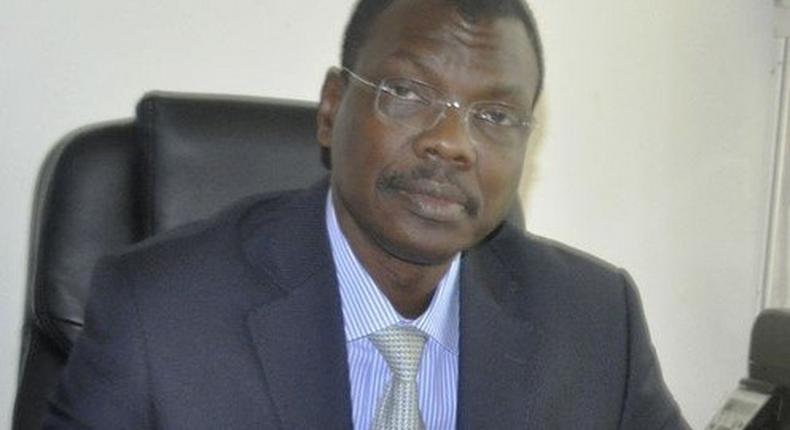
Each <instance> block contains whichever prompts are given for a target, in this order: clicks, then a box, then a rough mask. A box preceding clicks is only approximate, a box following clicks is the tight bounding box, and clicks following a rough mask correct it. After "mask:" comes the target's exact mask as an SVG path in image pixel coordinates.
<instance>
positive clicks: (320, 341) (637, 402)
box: [45, 184, 687, 430]
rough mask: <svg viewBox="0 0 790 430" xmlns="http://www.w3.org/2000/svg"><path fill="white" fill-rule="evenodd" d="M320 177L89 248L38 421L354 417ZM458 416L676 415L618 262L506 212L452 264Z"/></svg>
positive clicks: (497, 422) (510, 425) (668, 424)
mask: <svg viewBox="0 0 790 430" xmlns="http://www.w3.org/2000/svg"><path fill="white" fill-rule="evenodd" d="M325 187H326V185H325V184H322V185H320V186H316V187H313V188H312V189H311V190H308V191H306V192H297V193H284V194H278V195H273V196H272V195H270V196H268V197H264V198H263V199H261V200H258V201H255V202H252V203H247V204H244V205H242V206H240V207H237V208H235V209H233V210H231V211H230V212H227V213H225V214H224V215H222V216H220V217H217V218H216V219H214V220H212V221H209V222H205V223H201V224H197V225H193V226H190V227H188V228H186V229H184V230H181V231H179V232H176V233H173V234H169V235H167V236H166V237H163V238H159V239H155V240H154V241H150V242H148V243H145V244H142V245H140V246H137V247H135V248H134V249H132V250H130V251H128V252H125V253H123V254H120V255H117V256H114V257H109V258H106V259H104V260H103V262H102V263H100V264H99V267H98V268H97V271H96V275H95V279H94V285H93V293H92V297H91V301H90V304H89V305H88V310H87V315H86V322H85V328H84V333H83V335H82V337H81V338H80V340H79V341H78V342H77V344H76V346H75V348H74V350H73V353H72V355H71V358H70V361H69V364H68V366H67V368H66V370H65V373H64V375H63V379H62V382H61V385H60V387H59V389H58V392H57V394H56V396H55V398H54V400H53V402H52V406H51V412H50V416H49V417H48V419H47V424H45V428H58V429H61V428H69V429H71V428H95V429H134V430H139V429H149V428H158V429H189V430H196V429H350V428H351V400H350V394H349V381H348V366H347V357H346V349H345V338H344V334H343V333H344V332H343V320H342V313H341V310H340V298H339V294H338V288H337V280H336V276H335V269H334V264H333V261H332V256H331V251H330V249H329V242H328V240H329V239H328V236H327V233H326V227H325V223H324V206H325V205H324V201H325V198H326V197H325V195H326V194H325V193H326V188H325ZM460 333H461V339H460V361H459V393H458V428H461V429H638V430H648V429H682V428H687V425H686V424H685V422H684V421H683V418H682V417H681V416H680V413H679V411H678V408H677V406H676V404H675V403H674V401H673V400H672V397H671V395H670V394H669V392H668V391H667V389H666V387H665V385H664V383H663V381H662V377H661V373H660V370H659V366H658V363H657V362H656V356H655V353H654V351H653V348H652V346H651V343H650V339H649V336H648V332H647V328H646V326H645V320H644V317H643V314H642V309H641V306H640V303H639V299H638V297H637V294H636V292H635V290H634V288H633V287H632V285H631V283H630V282H629V279H628V277H627V276H626V274H625V273H624V272H622V271H621V270H618V269H616V268H613V267H611V266H608V265H605V264H603V263H601V262H598V261H595V260H594V259H592V258H590V257H587V256H583V255H582V254H580V253H578V252H576V251H571V250H568V249H566V248H564V247H562V246H559V245H556V244H551V243H548V242H547V241H545V240H541V239H537V238H534V237H531V236H529V235H525V234H524V233H523V232H521V231H519V230H517V229H515V228H513V227H510V226H508V225H505V226H504V227H502V228H501V229H500V231H498V232H497V233H496V234H495V235H492V237H491V238H490V240H488V241H487V242H486V243H484V244H482V245H480V246H479V247H477V248H476V249H473V250H470V251H468V252H466V253H465V254H464V256H463V260H462V272H461V331H460Z"/></svg>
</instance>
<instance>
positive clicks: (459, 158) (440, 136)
mask: <svg viewBox="0 0 790 430" xmlns="http://www.w3.org/2000/svg"><path fill="white" fill-rule="evenodd" d="M463 115H464V113H463V111H462V110H459V109H455V108H449V109H447V111H445V113H444V114H443V115H442V117H441V118H440V119H439V122H438V123H437V124H436V125H435V126H434V127H432V128H430V129H428V130H425V131H423V132H422V133H420V134H419V135H418V136H417V137H416V139H415V141H414V151H415V152H416V153H417V156H418V157H420V158H426V159H434V160H437V161H444V162H447V163H450V164H452V165H453V166H455V167H457V168H459V169H462V170H467V169H470V168H471V167H472V166H474V164H475V163H476V162H477V147H476V146H475V145H474V143H473V142H472V140H471V136H469V132H468V131H467V127H466V123H465V121H464V117H463Z"/></svg>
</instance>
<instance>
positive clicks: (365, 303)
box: [326, 190, 461, 354]
mask: <svg viewBox="0 0 790 430" xmlns="http://www.w3.org/2000/svg"><path fill="white" fill-rule="evenodd" d="M326 226H327V231H328V233H329V242H330V245H331V248H332V257H333V259H334V262H335V269H336V272H337V280H338V285H339V288H340V299H341V306H342V311H343V321H344V326H345V332H346V333H345V334H346V341H347V342H351V341H354V340H357V339H360V338H363V337H367V336H368V335H370V334H371V333H374V332H376V331H378V330H381V329H383V328H385V327H388V326H391V325H393V324H409V325H413V326H415V327H417V328H419V329H420V330H422V331H423V332H425V333H426V334H427V335H428V336H429V337H431V338H432V339H434V340H435V341H437V342H438V343H439V344H440V345H442V346H443V347H444V348H445V349H448V350H449V351H451V352H453V353H456V354H457V353H458V323H459V316H458V315H459V298H458V274H459V268H460V265H461V263H460V261H461V258H460V253H459V254H458V255H456V256H455V257H454V258H453V261H452V263H451V264H450V268H449V269H448V270H447V273H445V274H444V276H443V277H442V279H441V280H440V281H439V285H438V286H437V287H436V292H435V293H434V295H433V298H432V300H431V303H430V305H429V306H428V309H427V310H426V311H425V312H424V313H423V314H422V315H420V316H419V317H418V318H417V319H416V320H408V319H406V318H404V317H402V316H401V315H400V314H399V313H398V311H396V310H395V308H394V307H393V306H392V304H391V303H390V302H389V300H388V299H387V298H386V297H385V296H384V294H383V293H382V292H381V290H379V288H378V287H377V286H376V283H375V281H373V278H371V277H370V274H368V272H367V270H366V269H365V268H364V267H363V266H362V264H361V263H360V262H359V260H358V259H357V257H356V255H354V252H353V251H352V250H351V246H350V245H349V243H348V241H347V240H346V237H345V235H344V234H343V232H342V230H341V229H340V225H339V224H338V221H337V215H336V212H335V207H334V204H333V203H332V192H331V190H330V192H329V193H328V195H327V204H326Z"/></svg>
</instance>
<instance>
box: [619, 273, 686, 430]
mask: <svg viewBox="0 0 790 430" xmlns="http://www.w3.org/2000/svg"><path fill="white" fill-rule="evenodd" d="M623 281H624V283H625V297H626V311H627V324H628V326H627V328H628V370H627V371H628V376H627V385H626V392H625V403H624V406H623V413H622V419H621V422H620V429H622V430H646V429H651V430H653V429H654V430H683V429H689V430H690V427H689V425H688V423H686V421H685V419H684V418H683V416H682V415H681V413H680V409H679V408H678V405H677V403H675V400H674V399H673V397H672V394H671V393H670V392H669V389H667V386H666V384H665V383H664V379H663V377H662V375H661V368H660V366H659V363H658V359H657V357H656V352H655V349H654V348H653V344H652V342H651V340H650V333H649V332H648V329H647V323H646V322H645V315H644V311H643V309H642V304H641V301H640V299H639V295H638V293H637V291H636V288H635V287H634V284H633V282H632V281H631V278H630V277H629V276H628V274H626V273H623Z"/></svg>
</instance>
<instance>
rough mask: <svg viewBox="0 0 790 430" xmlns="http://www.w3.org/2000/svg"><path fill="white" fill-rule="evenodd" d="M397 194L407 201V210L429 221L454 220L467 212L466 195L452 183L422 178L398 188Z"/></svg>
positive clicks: (464, 215)
mask: <svg viewBox="0 0 790 430" xmlns="http://www.w3.org/2000/svg"><path fill="white" fill-rule="evenodd" d="M398 194H399V195H401V196H402V197H404V198H405V199H406V201H407V202H408V203H409V206H408V209H409V211H411V212H412V213H413V214H415V215H417V216H418V217H420V218H424V219H427V220H430V221H436V222H456V221H460V220H462V219H463V218H465V217H466V216H467V215H468V214H469V204H468V199H467V197H466V196H465V195H464V193H463V192H461V190H460V189H458V187H456V186H455V185H452V184H448V183H443V182H438V181H434V180H425V179H422V180H417V181H412V182H410V183H409V184H408V186H405V187H401V188H399V189H398Z"/></svg>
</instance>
